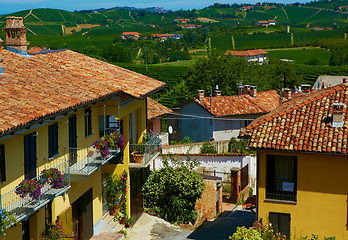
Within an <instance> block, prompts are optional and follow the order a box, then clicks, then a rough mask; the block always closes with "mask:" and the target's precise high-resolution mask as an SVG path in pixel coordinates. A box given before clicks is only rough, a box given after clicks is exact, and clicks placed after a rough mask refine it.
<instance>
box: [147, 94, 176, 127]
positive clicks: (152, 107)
mask: <svg viewBox="0 0 348 240" xmlns="http://www.w3.org/2000/svg"><path fill="white" fill-rule="evenodd" d="M146 103H147V130H149V131H150V130H151V131H152V132H153V133H161V131H162V123H161V117H162V116H163V115H165V114H167V113H171V112H173V111H172V110H171V109H169V108H167V107H166V106H163V105H162V104H160V103H159V102H157V101H155V100H153V99H152V98H150V97H148V98H147V101H146Z"/></svg>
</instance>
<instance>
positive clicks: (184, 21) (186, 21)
mask: <svg viewBox="0 0 348 240" xmlns="http://www.w3.org/2000/svg"><path fill="white" fill-rule="evenodd" d="M190 21H191V20H190V19H188V18H180V19H175V20H174V22H179V23H188V22H190Z"/></svg>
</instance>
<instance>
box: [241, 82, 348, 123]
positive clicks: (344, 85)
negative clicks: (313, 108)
mask: <svg viewBox="0 0 348 240" xmlns="http://www.w3.org/2000/svg"><path fill="white" fill-rule="evenodd" d="M347 86H348V83H343V84H340V85H336V86H333V87H331V89H330V88H325V89H323V90H319V91H317V92H314V93H313V94H318V96H313V97H312V98H310V99H308V100H306V98H305V97H308V96H309V95H307V96H306V95H305V96H303V98H304V99H303V100H302V101H303V102H301V103H299V104H297V105H295V106H294V107H290V108H289V109H285V110H284V111H283V112H281V113H279V112H276V110H277V108H276V109H274V110H273V111H275V113H274V114H273V115H271V116H269V117H268V118H265V119H262V120H261V121H258V122H256V123H254V124H253V123H251V124H250V125H249V126H247V127H246V129H250V128H254V127H258V126H260V125H261V124H263V123H265V122H268V121H270V120H272V119H274V118H276V117H280V116H283V115H285V114H288V113H289V112H292V111H294V110H298V109H300V108H302V107H303V106H305V105H307V104H309V103H311V102H313V101H316V100H319V99H320V98H323V97H325V96H328V95H330V94H331V93H333V92H336V91H338V90H339V89H340V88H341V89H343V88H344V87H347ZM325 90H327V91H325ZM321 91H325V92H324V93H322V92H321ZM292 100H293V101H295V100H296V98H295V99H292ZM292 100H290V101H287V104H289V102H290V103H291V101H292ZM279 107H281V105H280V106H279ZM279 107H278V108H279ZM290 110H291V111H290ZM273 111H271V112H270V113H269V114H271V113H272V112H273Z"/></svg>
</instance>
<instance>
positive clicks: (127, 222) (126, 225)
mask: <svg viewBox="0 0 348 240" xmlns="http://www.w3.org/2000/svg"><path fill="white" fill-rule="evenodd" d="M133 222H134V219H133V218H132V217H130V218H128V219H127V220H126V221H125V222H124V226H125V227H126V228H129V227H130V226H131V225H132V224H133Z"/></svg>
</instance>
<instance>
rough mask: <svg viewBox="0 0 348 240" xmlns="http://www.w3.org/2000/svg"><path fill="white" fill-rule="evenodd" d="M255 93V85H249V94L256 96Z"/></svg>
mask: <svg viewBox="0 0 348 240" xmlns="http://www.w3.org/2000/svg"><path fill="white" fill-rule="evenodd" d="M256 93H257V87H256V86H251V87H250V91H249V94H250V96H252V97H256Z"/></svg>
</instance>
